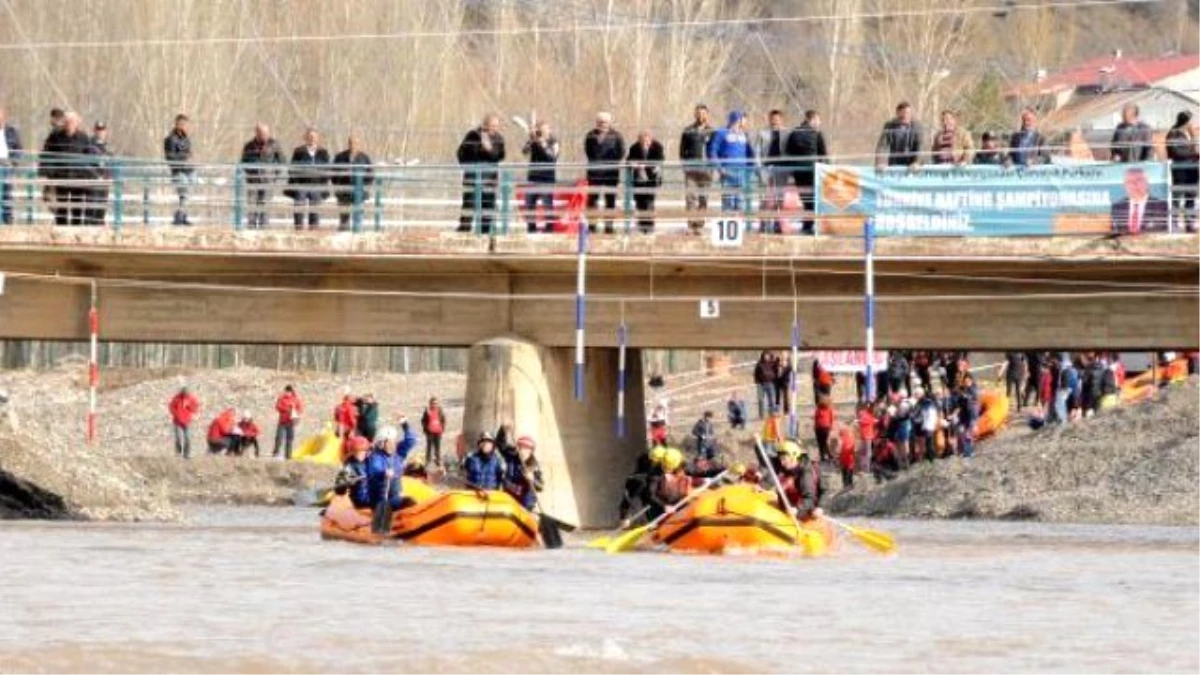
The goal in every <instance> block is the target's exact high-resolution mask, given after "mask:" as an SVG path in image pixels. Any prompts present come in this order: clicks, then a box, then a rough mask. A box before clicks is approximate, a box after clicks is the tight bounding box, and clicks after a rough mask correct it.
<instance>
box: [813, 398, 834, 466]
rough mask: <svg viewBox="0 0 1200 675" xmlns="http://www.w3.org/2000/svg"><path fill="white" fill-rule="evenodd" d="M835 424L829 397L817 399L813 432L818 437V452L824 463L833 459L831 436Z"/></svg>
mask: <svg viewBox="0 0 1200 675" xmlns="http://www.w3.org/2000/svg"><path fill="white" fill-rule="evenodd" d="M833 422H834V414H833V404H832V403H830V402H829V397H828V396H822V397H820V398H819V399H817V411H816V413H815V414H814V415H813V431H814V432H815V433H816V435H817V451H818V452H819V453H820V457H821V461H822V462H828V461H829V460H830V459H831V457H832V456H831V455H830V453H829V434H830V432H832V431H833Z"/></svg>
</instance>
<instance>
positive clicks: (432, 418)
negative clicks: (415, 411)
mask: <svg viewBox="0 0 1200 675" xmlns="http://www.w3.org/2000/svg"><path fill="white" fill-rule="evenodd" d="M441 413H442V409H441V408H438V407H435V406H429V407H428V408H426V409H425V414H426V415H428V416H429V421H428V423H426V424H425V431H426V432H427V433H429V434H430V435H432V436H437V435H440V434H441V433H442V414H441Z"/></svg>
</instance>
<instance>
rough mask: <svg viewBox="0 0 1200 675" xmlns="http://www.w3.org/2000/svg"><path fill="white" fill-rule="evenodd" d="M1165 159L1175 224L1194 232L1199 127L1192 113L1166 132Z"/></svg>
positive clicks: (1199, 175)
mask: <svg viewBox="0 0 1200 675" xmlns="http://www.w3.org/2000/svg"><path fill="white" fill-rule="evenodd" d="M1167 157H1168V158H1170V160H1171V185H1172V186H1173V189H1174V191H1175V200H1176V201H1175V213H1176V214H1178V215H1177V218H1176V222H1177V223H1180V224H1182V225H1183V226H1184V227H1185V228H1186V229H1187V231H1188V232H1195V231H1196V220H1197V214H1196V195H1197V192H1200V127H1198V126H1197V124H1196V121H1195V120H1193V119H1192V113H1190V112H1188V111H1186V110H1185V111H1183V112H1181V113H1179V115H1178V116H1177V117H1176V118H1175V126H1173V127H1171V130H1170V131H1168V132H1167Z"/></svg>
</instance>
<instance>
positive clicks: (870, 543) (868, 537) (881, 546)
mask: <svg viewBox="0 0 1200 675" xmlns="http://www.w3.org/2000/svg"><path fill="white" fill-rule="evenodd" d="M846 529H847V530H848V531H849V532H850V534H852V535H854V538H855V539H858V540H859V541H860V542H862V544H863V545H864V546H867V547H870V548H873V549H875V550H876V551H879V552H880V553H891V552H893V551H895V550H896V539H895V538H894V537H893V536H892V535H890V534H888V533H887V532H880V531H879V530H867V529H863V528H858V527H850V526H849V525H847V526H846Z"/></svg>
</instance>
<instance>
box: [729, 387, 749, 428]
mask: <svg viewBox="0 0 1200 675" xmlns="http://www.w3.org/2000/svg"><path fill="white" fill-rule="evenodd" d="M725 409H726V412H727V415H728V418H729V426H730V428H732V429H745V428H746V402H745V401H743V400H742V397H741V396H739V395H738V393H737V392H736V391H735V392H733V393H732V394H730V395H729V401H728V402H726V404H725Z"/></svg>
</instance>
